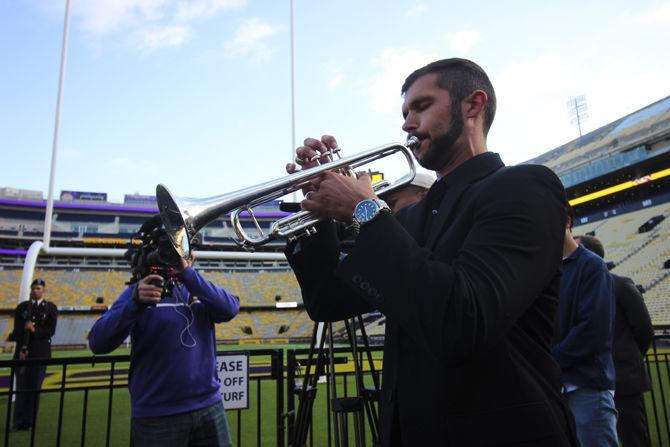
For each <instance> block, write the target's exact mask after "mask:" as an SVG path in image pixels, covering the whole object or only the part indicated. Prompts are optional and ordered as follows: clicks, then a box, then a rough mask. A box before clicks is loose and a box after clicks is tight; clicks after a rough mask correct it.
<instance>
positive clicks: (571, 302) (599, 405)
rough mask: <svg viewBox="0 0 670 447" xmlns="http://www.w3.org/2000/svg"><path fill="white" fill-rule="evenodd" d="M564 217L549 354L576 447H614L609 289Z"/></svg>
mask: <svg viewBox="0 0 670 447" xmlns="http://www.w3.org/2000/svg"><path fill="white" fill-rule="evenodd" d="M571 230H572V218H571V217H568V219H567V223H566V228H565V239H564V243H563V265H562V269H561V272H562V276H561V287H560V293H559V302H558V312H557V314H556V320H555V323H554V345H553V347H552V354H553V355H554V357H555V358H556V361H557V362H558V364H559V365H560V367H561V383H562V385H563V392H564V394H565V397H566V399H567V401H568V405H569V406H570V409H571V410H572V414H573V416H574V418H575V425H576V428H577V438H578V439H579V444H580V446H581V447H591V446H598V447H605V446H608V447H618V446H619V442H618V439H617V432H616V423H617V411H616V408H615V405H614V389H615V369H614V361H613V358H612V340H613V335H614V314H615V302H614V289H613V283H612V277H611V275H610V274H609V271H608V269H607V265H605V261H603V260H602V259H601V258H599V257H598V256H597V255H596V254H594V253H592V252H590V251H589V250H587V249H585V248H584V247H583V246H581V245H579V244H578V243H577V242H576V241H575V239H574V238H573V236H572V231H571Z"/></svg>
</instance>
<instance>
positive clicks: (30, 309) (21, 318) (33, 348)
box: [12, 299, 58, 359]
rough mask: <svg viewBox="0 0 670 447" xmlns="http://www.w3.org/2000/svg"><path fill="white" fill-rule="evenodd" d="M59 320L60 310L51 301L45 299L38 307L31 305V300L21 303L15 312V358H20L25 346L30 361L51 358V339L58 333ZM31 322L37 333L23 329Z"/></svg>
mask: <svg viewBox="0 0 670 447" xmlns="http://www.w3.org/2000/svg"><path fill="white" fill-rule="evenodd" d="M57 319H58V308H57V307H56V305H55V304H54V303H52V302H50V301H47V300H45V299H43V300H42V302H41V303H40V304H38V305H37V306H33V305H32V304H30V300H28V301H23V302H21V303H19V305H18V306H16V309H15V310H14V331H13V333H12V338H13V340H14V341H15V342H16V349H15V351H14V358H15V359H17V358H19V352H20V351H21V347H22V346H23V345H24V344H26V345H27V348H28V358H29V359H33V358H49V357H51V337H53V336H54V334H55V333H56V321H57ZM29 320H30V321H33V322H34V323H35V332H30V331H25V330H24V329H23V328H24V327H25V324H26V321H29Z"/></svg>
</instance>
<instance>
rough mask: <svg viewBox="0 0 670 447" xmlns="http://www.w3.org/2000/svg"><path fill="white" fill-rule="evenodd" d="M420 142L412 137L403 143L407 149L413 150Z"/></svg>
mask: <svg viewBox="0 0 670 447" xmlns="http://www.w3.org/2000/svg"><path fill="white" fill-rule="evenodd" d="M420 143H421V142H420V141H419V139H418V138H417V137H415V136H414V135H412V136H411V137H409V138H407V142H406V143H405V146H407V147H408V148H409V149H414V148H416V147H417V146H418V145H419V144H420Z"/></svg>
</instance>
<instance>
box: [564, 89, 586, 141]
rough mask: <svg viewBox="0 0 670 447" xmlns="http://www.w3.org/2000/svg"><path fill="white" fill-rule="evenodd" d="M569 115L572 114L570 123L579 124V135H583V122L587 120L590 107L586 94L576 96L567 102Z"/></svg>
mask: <svg viewBox="0 0 670 447" xmlns="http://www.w3.org/2000/svg"><path fill="white" fill-rule="evenodd" d="M567 106H568V115H569V116H570V124H577V128H578V129H579V136H580V137H581V136H582V122H583V121H584V120H586V119H587V118H588V117H589V115H588V114H587V113H586V112H587V111H588V107H587V105H586V97H585V96H584V95H579V96H575V97H574V98H572V99H571V100H569V101H568V102H567Z"/></svg>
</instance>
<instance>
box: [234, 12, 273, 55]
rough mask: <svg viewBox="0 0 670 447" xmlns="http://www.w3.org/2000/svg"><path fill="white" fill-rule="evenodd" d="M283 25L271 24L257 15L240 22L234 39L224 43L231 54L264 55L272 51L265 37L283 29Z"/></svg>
mask: <svg viewBox="0 0 670 447" xmlns="http://www.w3.org/2000/svg"><path fill="white" fill-rule="evenodd" d="M282 29H283V27H281V26H277V25H270V24H268V23H265V22H263V21H262V20H261V19H259V18H257V17H252V18H250V19H245V20H242V21H240V22H239V23H238V25H237V28H236V29H235V33H234V36H233V38H232V39H230V40H228V41H226V42H225V43H224V47H225V49H226V52H227V53H228V54H229V55H231V56H238V55H242V54H250V53H255V54H257V55H260V56H263V55H266V54H268V53H269V52H270V49H269V48H268V46H267V45H266V44H265V39H267V38H268V37H270V36H272V35H274V34H276V33H278V32H279V31H281V30H282Z"/></svg>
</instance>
